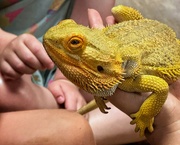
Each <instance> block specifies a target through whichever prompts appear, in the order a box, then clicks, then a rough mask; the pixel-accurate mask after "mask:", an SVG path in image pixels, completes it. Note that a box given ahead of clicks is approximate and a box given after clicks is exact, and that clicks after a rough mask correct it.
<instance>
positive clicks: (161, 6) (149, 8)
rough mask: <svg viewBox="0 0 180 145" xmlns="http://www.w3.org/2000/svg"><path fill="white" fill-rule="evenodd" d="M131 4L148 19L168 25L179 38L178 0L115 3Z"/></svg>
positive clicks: (133, 0) (137, 0)
mask: <svg viewBox="0 0 180 145" xmlns="http://www.w3.org/2000/svg"><path fill="white" fill-rule="evenodd" d="M119 4H122V5H126V6H131V7H133V8H135V9H137V10H139V11H140V12H141V14H142V15H143V16H144V17H146V18H150V19H155V20H158V21H160V22H162V23H165V24H167V25H168V26H170V27H171V28H172V29H173V30H174V31H175V32H176V34H177V37H178V38H179V39H180V0H116V5H119Z"/></svg>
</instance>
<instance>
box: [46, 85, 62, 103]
mask: <svg viewBox="0 0 180 145" xmlns="http://www.w3.org/2000/svg"><path fill="white" fill-rule="evenodd" d="M48 89H49V90H50V91H51V93H52V94H53V96H54V98H55V99H56V101H57V103H58V104H63V103H64V102H65V96H64V92H63V89H62V87H61V84H60V83H58V81H54V82H51V83H50V84H49V85H48Z"/></svg>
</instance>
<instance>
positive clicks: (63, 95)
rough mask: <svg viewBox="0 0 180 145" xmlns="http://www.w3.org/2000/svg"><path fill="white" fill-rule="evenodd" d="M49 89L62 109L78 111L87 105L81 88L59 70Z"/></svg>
mask: <svg viewBox="0 0 180 145" xmlns="http://www.w3.org/2000/svg"><path fill="white" fill-rule="evenodd" d="M48 89H49V90H50V91H51V93H52V94H53V96H54V97H55V99H56V101H57V103H58V104H59V105H60V107H63V108H65V109H67V110H78V109H79V108H81V107H82V106H84V105H85V104H86V101H85V99H84V97H83V96H82V94H81V93H80V90H79V88H78V87H77V86H75V85H74V84H73V83H72V82H70V81H69V80H67V78H65V77H64V75H63V74H62V73H61V72H60V71H59V70H57V71H56V75H55V79H54V80H53V81H52V82H50V83H49V84H48Z"/></svg>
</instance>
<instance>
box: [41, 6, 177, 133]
mask: <svg viewBox="0 0 180 145" xmlns="http://www.w3.org/2000/svg"><path fill="white" fill-rule="evenodd" d="M112 13H113V15H114V17H115V19H116V21H117V22H119V23H117V24H114V25H111V26H107V27H105V28H103V29H96V28H88V27H85V26H82V25H78V24H77V23H76V22H74V21H73V20H71V19H68V20H63V21H61V22H60V23H59V24H58V25H56V26H54V27H52V28H50V29H49V30H48V31H47V32H46V34H45V35H44V40H43V44H44V47H45V49H46V51H47V53H48V54H49V56H50V57H51V59H52V60H53V61H54V62H55V64H56V65H57V66H58V68H59V69H60V70H61V71H62V73H63V74H64V75H65V76H66V77H67V78H68V79H69V80H70V81H72V82H73V83H74V84H76V85H77V86H79V87H80V88H82V89H84V90H85V91H87V92H90V93H92V94H93V95H94V97H95V102H96V103H97V106H98V107H99V108H100V110H101V111H102V112H104V113H107V111H105V110H106V109H109V108H108V107H107V106H106V104H105V103H104V98H106V97H107V96H111V95H112V94H113V93H114V92H115V90H116V89H117V88H120V89H121V90H124V91H127V92H150V95H149V96H148V98H147V99H146V100H145V101H144V102H143V104H142V105H141V107H140V108H139V111H138V112H136V113H133V114H131V115H130V117H131V118H132V119H133V120H132V121H131V124H136V128H135V131H136V132H138V131H140V136H143V135H144V132H145V129H148V130H149V132H152V131H153V130H154V128H153V122H154V117H155V116H156V115H157V114H158V113H159V112H160V110H161V108H162V106H163V104H164V102H165V100H166V98H167V94H168V89H169V86H168V84H170V83H172V82H174V81H176V80H177V79H178V78H179V76H180V41H179V40H178V39H177V38H176V34H175V33H174V32H173V30H172V29H171V28H170V27H168V26H167V25H165V24H163V23H160V22H158V21H156V20H151V19H146V18H144V17H143V16H142V15H141V14H140V12H138V11H137V10H135V9H133V8H130V7H126V6H122V5H120V6H116V7H114V8H113V9H112ZM91 104H93V105H89V104H87V105H86V107H85V109H80V110H79V112H80V113H81V114H84V113H86V112H87V111H89V110H91V108H92V106H94V104H95V103H94V102H91Z"/></svg>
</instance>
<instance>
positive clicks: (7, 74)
mask: <svg viewBox="0 0 180 145" xmlns="http://www.w3.org/2000/svg"><path fill="white" fill-rule="evenodd" d="M0 68H1V69H0V70H1V74H2V76H3V78H4V79H5V80H15V79H16V78H19V77H20V76H21V75H22V74H20V73H18V72H16V71H15V70H14V69H13V68H12V67H11V66H10V65H9V63H8V62H7V61H3V62H2V63H1V65H0Z"/></svg>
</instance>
